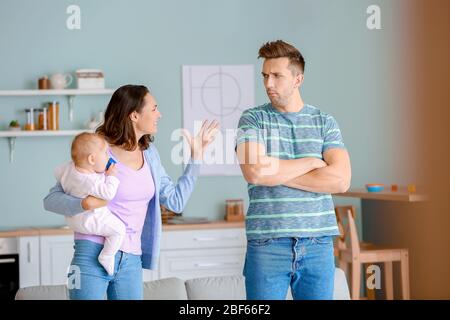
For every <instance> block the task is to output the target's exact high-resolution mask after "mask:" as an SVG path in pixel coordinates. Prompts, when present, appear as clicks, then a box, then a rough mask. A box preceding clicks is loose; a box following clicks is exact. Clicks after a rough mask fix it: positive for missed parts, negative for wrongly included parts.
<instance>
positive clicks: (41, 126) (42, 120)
mask: <svg viewBox="0 0 450 320" xmlns="http://www.w3.org/2000/svg"><path fill="white" fill-rule="evenodd" d="M36 112H37V113H38V126H37V129H38V130H48V126H47V108H42V109H36Z"/></svg>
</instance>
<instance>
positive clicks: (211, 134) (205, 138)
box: [182, 120, 219, 160]
mask: <svg viewBox="0 0 450 320" xmlns="http://www.w3.org/2000/svg"><path fill="white" fill-rule="evenodd" d="M218 132H219V122H218V121H216V120H214V121H211V122H209V121H208V120H203V123H202V127H201V129H200V131H199V133H198V134H197V135H196V136H195V137H192V135H191V134H190V132H189V131H187V130H186V129H183V130H182V134H183V136H184V137H185V138H186V140H187V141H188V143H189V145H190V147H191V158H192V159H194V160H202V159H203V153H204V152H205V150H206V147H207V146H208V145H209V144H210V143H211V142H213V141H214V139H215V138H216V134H217V133H218Z"/></svg>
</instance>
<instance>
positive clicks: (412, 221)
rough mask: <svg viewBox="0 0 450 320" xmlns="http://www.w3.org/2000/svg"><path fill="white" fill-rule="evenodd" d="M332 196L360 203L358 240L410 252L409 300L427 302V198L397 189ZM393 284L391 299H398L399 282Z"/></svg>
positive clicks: (362, 191)
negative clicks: (357, 200) (360, 233)
mask: <svg viewBox="0 0 450 320" xmlns="http://www.w3.org/2000/svg"><path fill="white" fill-rule="evenodd" d="M418 191H419V190H418ZM334 196H338V197H350V198H359V199H361V210H362V212H361V219H362V221H361V225H362V237H361V235H360V237H361V239H360V240H362V241H364V242H371V243H374V244H377V245H382V246H384V245H386V246H395V247H398V248H407V249H409V266H410V288H411V299H427V297H429V295H427V290H426V289H427V287H429V283H427V282H428V280H429V277H430V267H429V265H428V264H427V258H426V257H427V256H428V254H429V252H427V247H429V246H428V245H424V241H431V240H428V239H429V238H430V237H432V235H429V234H428V232H429V231H428V232H427V231H425V230H424V226H425V225H426V219H427V203H429V201H428V200H430V197H429V196H428V195H427V194H425V193H423V192H418V193H409V192H408V191H407V188H406V187H399V190H398V191H395V192H394V191H391V190H390V187H388V190H385V191H382V192H368V191H367V190H366V189H365V188H352V189H350V190H348V191H347V192H344V193H338V194H334ZM428 260H429V259H428ZM395 275H396V270H395V268H394V276H395ZM394 281H395V285H394V290H395V292H394V294H395V295H394V297H399V296H400V293H399V289H400V286H399V283H400V282H399V279H397V278H396V277H395V278H394Z"/></svg>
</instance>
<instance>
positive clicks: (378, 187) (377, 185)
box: [366, 183, 384, 192]
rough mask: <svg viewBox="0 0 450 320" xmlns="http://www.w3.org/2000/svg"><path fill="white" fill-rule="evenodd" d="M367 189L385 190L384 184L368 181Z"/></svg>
mask: <svg viewBox="0 0 450 320" xmlns="http://www.w3.org/2000/svg"><path fill="white" fill-rule="evenodd" d="M366 189H367V191H368V192H380V191H383V190H384V184H380V183H368V184H366Z"/></svg>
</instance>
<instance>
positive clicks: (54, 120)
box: [47, 101, 59, 130]
mask: <svg viewBox="0 0 450 320" xmlns="http://www.w3.org/2000/svg"><path fill="white" fill-rule="evenodd" d="M47 108H48V113H47V115H48V116H47V128H48V130H59V102H58V101H51V102H49V103H48V105H47Z"/></svg>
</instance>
